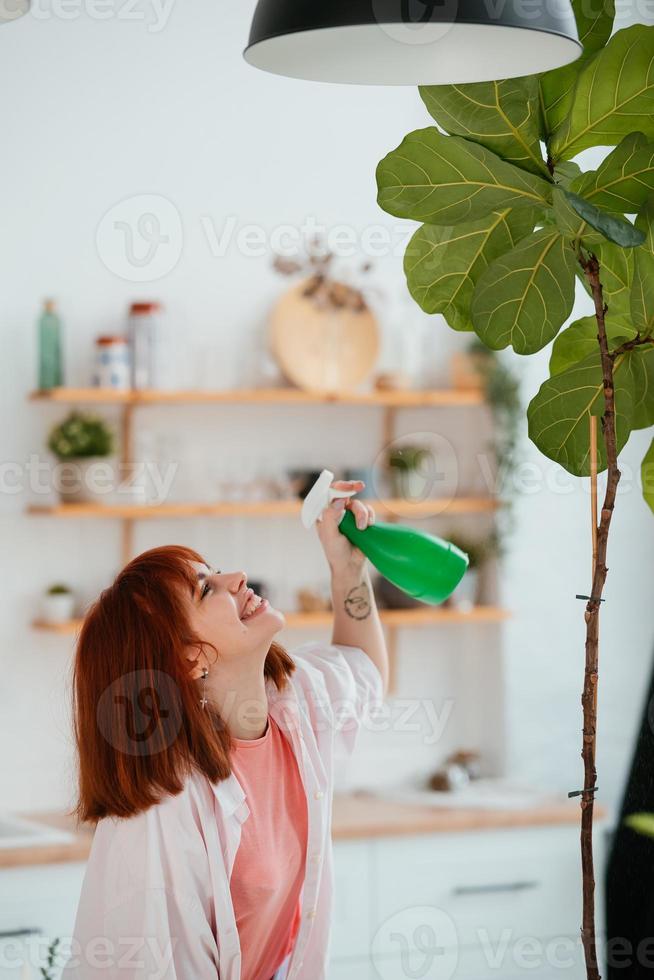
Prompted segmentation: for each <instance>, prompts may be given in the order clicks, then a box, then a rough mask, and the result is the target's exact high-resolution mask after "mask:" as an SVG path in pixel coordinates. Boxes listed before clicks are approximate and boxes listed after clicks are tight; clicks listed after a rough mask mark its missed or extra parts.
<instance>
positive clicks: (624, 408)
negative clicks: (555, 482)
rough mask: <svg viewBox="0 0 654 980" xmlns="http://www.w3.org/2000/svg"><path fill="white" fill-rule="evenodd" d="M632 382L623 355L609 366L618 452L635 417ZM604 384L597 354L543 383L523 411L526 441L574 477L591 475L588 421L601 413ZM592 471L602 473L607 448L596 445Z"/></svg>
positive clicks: (600, 442) (627, 436) (625, 358)
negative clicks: (596, 470) (525, 411)
mask: <svg viewBox="0 0 654 980" xmlns="http://www.w3.org/2000/svg"><path fill="white" fill-rule="evenodd" d="M633 385H634V383H633V376H632V373H631V371H630V369H629V361H628V355H626V354H619V355H618V356H617V357H616V359H615V361H614V362H613V390H614V402H615V430H616V444H617V451H618V452H620V450H621V449H622V447H623V446H624V445H625V443H626V441H627V439H628V438H629V433H630V431H631V426H632V420H633V414H634V388H633ZM604 408H605V404H604V382H603V377H602V366H601V361H600V355H599V350H598V351H597V352H593V353H592V354H589V355H588V357H586V358H584V360H583V361H579V362H578V363H577V364H574V365H573V366H572V367H569V368H567V370H565V371H561V372H560V373H559V374H555V375H553V376H552V377H551V378H548V379H547V380H546V381H544V382H543V384H542V385H541V386H540V388H539V390H538V393H537V394H536V395H535V396H534V397H533V398H532V400H531V401H530V403H529V406H528V408H527V431H528V434H529V438H530V439H531V440H532V442H533V443H535V445H536V446H538V448H539V449H540V451H541V452H542V453H543V454H544V455H545V456H547V457H548V458H549V459H553V460H555V461H556V462H557V463H559V464H560V465H561V466H563V468H564V469H566V470H567V471H568V472H569V473H573V474H574V475H575V476H589V474H590V425H589V417H590V415H602V414H603V412H604ZM597 469H598V471H599V472H601V471H602V470H604V469H606V448H605V445H604V440H603V439H601V438H600V439H598V440H597Z"/></svg>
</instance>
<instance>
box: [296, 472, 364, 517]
mask: <svg viewBox="0 0 654 980" xmlns="http://www.w3.org/2000/svg"><path fill="white" fill-rule="evenodd" d="M333 479H334V474H333V473H332V472H331V470H323V471H322V473H321V474H320V476H319V477H318V479H317V480H316V482H315V483H314V485H313V486H312V487H311V489H310V490H309V492H308V494H307V495H306V497H305V498H304V500H303V501H302V511H301V515H300V516H301V518H302V523H303V524H304V526H305V527H306V528H310V527H312V526H313V525H314V524H315V523H316V521H320V520H322V512H323V511H324V510H325V508H326V507H329V505H330V504H331V502H332V500H336V498H337V497H353V496H354V494H355V493H356V490H336V489H335V488H334V487H332V486H330V483H331V482H332V480H333Z"/></svg>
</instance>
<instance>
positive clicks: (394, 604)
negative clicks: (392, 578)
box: [373, 575, 424, 609]
mask: <svg viewBox="0 0 654 980" xmlns="http://www.w3.org/2000/svg"><path fill="white" fill-rule="evenodd" d="M373 589H374V592H375V596H376V597H377V601H378V604H379V606H380V608H381V609H417V608H419V607H422V606H424V603H423V602H421V601H420V599H414V598H413V596H410V595H408V594H407V593H406V592H404V591H403V590H402V589H398V587H397V586H396V585H393V583H392V582H389V580H388V579H387V578H384V577H383V576H382V575H375V576H374V578H373Z"/></svg>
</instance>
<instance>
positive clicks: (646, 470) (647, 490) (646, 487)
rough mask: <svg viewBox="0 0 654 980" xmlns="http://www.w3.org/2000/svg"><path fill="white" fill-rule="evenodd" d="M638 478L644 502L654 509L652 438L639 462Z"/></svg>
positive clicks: (653, 452)
mask: <svg viewBox="0 0 654 980" xmlns="http://www.w3.org/2000/svg"><path fill="white" fill-rule="evenodd" d="M640 479H641V483H642V486H643V497H644V499H645V502H646V504H647V506H648V507H649V508H650V510H651V511H654V439H652V441H651V443H650V446H649V449H648V450H647V452H646V453H645V455H644V456H643V461H642V463H641V464H640Z"/></svg>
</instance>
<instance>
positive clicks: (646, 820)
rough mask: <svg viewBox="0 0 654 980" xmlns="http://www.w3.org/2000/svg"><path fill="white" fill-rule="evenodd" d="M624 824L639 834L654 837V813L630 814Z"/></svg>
mask: <svg viewBox="0 0 654 980" xmlns="http://www.w3.org/2000/svg"><path fill="white" fill-rule="evenodd" d="M623 822H624V824H625V825H626V826H627V827H631V829H632V830H635V831H637V832H638V833H639V834H647V836H648V837H654V813H630V814H629V816H628V817H625V818H624V821H623Z"/></svg>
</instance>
